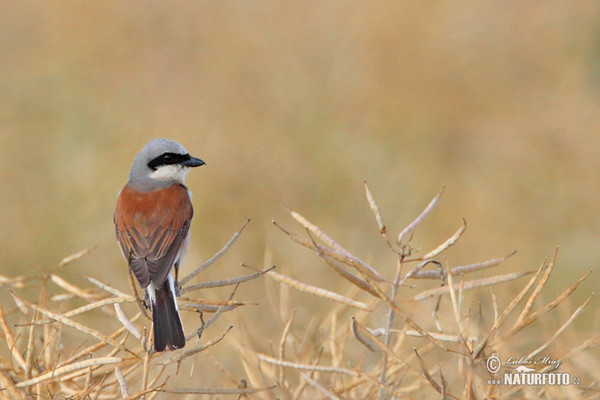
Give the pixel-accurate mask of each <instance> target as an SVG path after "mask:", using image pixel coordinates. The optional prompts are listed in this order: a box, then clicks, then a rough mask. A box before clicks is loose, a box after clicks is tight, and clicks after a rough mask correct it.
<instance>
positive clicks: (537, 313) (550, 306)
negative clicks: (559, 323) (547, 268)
mask: <svg viewBox="0 0 600 400" xmlns="http://www.w3.org/2000/svg"><path fill="white" fill-rule="evenodd" d="M591 273H592V270H589V271H588V272H587V273H586V274H585V275H584V276H582V277H581V278H579V279H578V280H577V281H576V282H575V283H573V284H572V285H571V286H569V287H568V288H567V289H566V290H565V291H564V292H562V293H561V294H560V295H559V296H558V297H557V298H556V299H554V300H553V301H551V302H550V303H548V304H547V305H545V306H544V307H543V308H541V309H539V310H537V311H535V312H533V313H531V314H530V315H529V316H527V317H525V318H524V319H523V321H521V323H520V324H519V325H518V326H514V327H513V328H511V329H510V330H509V331H508V332H507V333H506V334H504V335H503V336H502V338H501V340H506V339H507V338H509V337H511V336H512V335H514V334H515V333H516V332H518V331H520V330H521V329H523V328H524V327H526V326H527V325H529V324H531V323H532V322H534V321H535V320H536V319H538V318H539V317H540V316H542V315H544V314H545V313H547V312H548V311H550V310H552V309H554V308H555V307H556V306H558V305H559V304H560V303H561V302H562V301H563V300H565V299H566V298H567V297H568V296H569V295H570V294H571V293H573V292H574V291H575V289H577V287H578V286H579V285H580V284H581V282H583V281H584V280H585V279H586V278H587V277H588V276H590V274H591Z"/></svg>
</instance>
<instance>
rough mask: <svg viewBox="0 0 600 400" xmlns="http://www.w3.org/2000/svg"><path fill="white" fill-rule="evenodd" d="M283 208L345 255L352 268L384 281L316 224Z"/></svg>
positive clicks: (328, 244) (320, 238) (376, 279)
mask: <svg viewBox="0 0 600 400" xmlns="http://www.w3.org/2000/svg"><path fill="white" fill-rule="evenodd" d="M282 207H283V206H282ZM283 208H284V209H285V210H286V211H288V212H289V213H290V215H291V216H292V218H294V219H295V220H296V221H297V222H298V223H300V224H301V225H302V226H304V228H305V229H308V230H309V231H310V232H312V233H313V235H315V236H316V237H317V238H319V240H321V241H323V243H325V244H326V245H327V246H329V247H330V248H332V249H334V250H335V251H337V252H339V253H340V254H341V255H343V256H344V257H346V258H347V259H348V261H349V263H350V265H352V266H353V267H354V268H356V269H358V270H362V271H363V272H364V273H366V274H367V276H369V277H371V279H374V280H375V281H377V282H382V281H385V279H384V278H383V277H382V276H381V275H380V274H379V272H377V271H376V270H375V269H373V267H371V266H370V265H368V264H367V263H365V262H364V261H362V260H361V259H359V258H358V257H356V256H355V255H353V254H352V253H350V252H349V251H348V250H346V249H345V248H344V247H342V246H341V245H339V244H338V243H337V242H336V241H335V240H333V239H332V238H330V237H329V236H328V235H327V234H326V233H325V232H323V231H322V230H321V228H319V227H318V226H316V225H315V224H313V223H312V222H310V221H309V220H308V219H306V218H305V217H303V216H302V215H300V214H299V213H297V212H295V211H292V210H290V209H288V208H286V207H283Z"/></svg>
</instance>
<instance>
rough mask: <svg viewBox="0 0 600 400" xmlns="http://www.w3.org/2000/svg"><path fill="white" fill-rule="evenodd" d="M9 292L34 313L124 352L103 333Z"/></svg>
mask: <svg viewBox="0 0 600 400" xmlns="http://www.w3.org/2000/svg"><path fill="white" fill-rule="evenodd" d="M9 291H10V294H11V295H13V296H14V297H16V298H18V299H19V300H20V301H21V302H23V304H25V305H26V306H27V307H29V308H31V309H33V310H35V311H39V312H40V313H41V314H44V315H45V316H47V317H49V318H52V319H54V320H56V321H57V322H60V323H62V324H63V325H66V326H70V327H71V328H75V329H77V330H79V331H81V332H84V333H86V334H88V335H90V336H93V337H95V338H96V339H98V340H101V341H103V342H106V343H108V344H110V345H111V346H113V347H115V348H118V349H120V350H126V349H125V348H124V347H123V346H122V345H120V344H119V343H117V342H115V341H114V340H112V339H111V338H109V337H108V336H106V335H104V334H103V333H101V332H99V331H97V330H95V329H92V328H88V327H87V326H84V325H81V324H79V323H77V322H74V321H71V320H70V319H68V318H65V317H63V316H62V315H60V314H56V313H54V312H52V311H50V310H46V309H43V308H41V307H39V306H38V305H36V304H33V303H30V302H29V301H27V300H24V299H23V298H20V297H19V296H17V294H16V293H15V292H14V291H13V290H12V289H9Z"/></svg>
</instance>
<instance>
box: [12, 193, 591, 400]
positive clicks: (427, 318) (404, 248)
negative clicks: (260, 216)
mask: <svg viewBox="0 0 600 400" xmlns="http://www.w3.org/2000/svg"><path fill="white" fill-rule="evenodd" d="M365 190H366V197H367V200H368V203H369V205H370V208H371V210H372V212H373V215H374V217H375V220H376V222H377V226H378V229H379V233H380V235H381V237H382V239H383V241H384V242H385V244H386V246H387V248H388V249H389V251H390V252H391V253H392V254H393V258H394V260H395V264H396V265H395V268H394V269H395V274H394V275H393V276H385V275H384V274H382V273H381V272H379V271H378V270H377V269H376V268H375V267H374V266H373V265H370V264H369V263H368V262H365V261H363V260H362V259H361V258H359V257H357V256H356V255H354V254H353V253H352V252H351V251H349V250H347V249H346V248H344V247H342V246H341V245H340V244H339V243H338V242H336V241H335V240H334V239H333V238H331V237H330V236H329V235H327V234H326V233H325V232H324V231H323V230H322V229H320V228H319V227H318V226H317V225H315V224H314V223H312V222H310V221H309V220H308V219H306V218H305V217H304V216H302V215H301V214H299V213H298V212H296V211H292V210H289V209H287V208H286V211H288V212H289V214H290V216H291V217H292V218H293V219H294V220H295V221H296V222H297V223H299V224H300V226H301V227H302V228H303V231H301V233H300V234H298V233H293V232H292V230H291V229H287V228H284V227H283V226H281V225H280V224H279V223H277V222H275V221H273V224H274V225H275V226H276V227H277V228H278V229H279V230H281V231H282V232H283V234H284V235H286V236H287V237H289V238H290V239H291V240H293V241H294V242H296V243H297V244H299V245H300V246H303V247H305V248H307V249H310V250H311V251H313V252H314V253H315V255H316V256H317V257H318V258H319V259H320V260H321V261H322V262H323V265H325V266H327V267H328V268H331V269H333V270H334V271H335V272H336V273H337V274H338V275H339V276H340V278H341V279H344V280H345V281H347V283H348V287H349V290H348V292H347V293H345V294H340V293H337V292H335V291H333V290H331V289H328V288H325V287H318V286H315V285H311V284H308V283H305V282H303V281H302V280H300V279H297V278H295V277H292V276H287V275H284V274H282V273H281V272H278V271H275V270H274V267H271V268H266V269H263V270H256V271H255V272H252V273H249V274H248V275H245V276H240V277H236V278H231V279H224V280H219V281H211V282H199V283H191V281H192V279H194V278H196V276H197V275H198V274H200V273H201V272H202V271H203V270H205V269H206V268H208V267H209V266H210V265H212V264H213V263H214V262H215V261H216V260H217V259H218V258H219V257H221V256H222V255H223V254H225V253H226V252H227V250H228V249H229V248H230V247H231V246H232V245H233V243H234V242H235V241H236V239H237V238H238V237H239V236H240V234H241V232H242V230H243V229H244V227H245V226H246V225H247V223H246V224H245V225H244V226H243V227H242V229H240V231H238V232H237V233H236V234H235V235H234V236H233V237H232V238H231V240H230V241H229V242H228V243H227V244H226V245H225V246H224V247H223V249H221V250H220V251H219V252H218V253H217V254H215V256H213V257H212V258H211V259H209V260H208V261H207V262H206V263H204V264H203V265H201V266H200V267H198V268H196V269H195V270H194V271H193V272H192V273H190V274H189V275H187V276H186V277H184V278H183V279H181V281H180V283H181V285H182V288H181V294H182V297H181V299H180V304H181V308H182V309H183V310H186V311H188V312H192V313H197V314H198V315H199V316H200V318H199V320H200V324H199V326H198V327H197V328H196V329H192V330H189V328H188V330H189V334H188V336H187V340H188V345H187V346H186V348H185V349H183V350H181V351H176V352H171V353H163V354H156V353H154V352H153V350H152V346H151V340H152V338H151V334H150V333H149V332H151V329H147V325H148V324H147V323H145V322H144V320H146V319H147V318H148V317H147V315H146V312H145V309H144V307H143V306H142V303H141V301H140V298H139V296H138V294H137V291H136V288H135V285H134V283H133V280H132V279H130V286H131V294H126V293H123V292H121V291H119V290H117V289H115V288H114V287H111V286H109V285H107V284H106V283H102V282H100V281H99V280H97V279H95V278H93V277H85V279H86V281H87V282H88V283H89V285H87V286H86V287H81V286H77V285H75V284H74V283H72V282H69V281H68V280H67V279H66V278H65V277H64V274H63V273H62V272H63V270H64V268H68V267H69V265H71V263H72V262H73V261H75V260H76V259H78V258H80V257H83V256H85V255H86V254H87V252H88V251H82V252H79V253H77V254H74V255H72V256H70V257H67V258H65V259H64V260H63V261H62V262H61V263H60V264H59V265H58V266H57V267H56V268H54V269H51V270H46V271H43V272H42V273H40V274H39V275H38V276H34V277H23V276H20V277H13V278H10V277H0V278H1V282H0V284H1V285H2V286H3V287H7V288H8V290H9V291H10V293H11V295H12V300H13V303H12V304H10V305H8V304H2V305H1V306H0V329H1V332H2V336H3V337H2V339H3V340H2V346H4V349H3V352H2V353H1V354H2V358H1V359H0V387H1V389H2V390H1V391H0V397H2V398H9V399H29V398H36V399H45V398H49V399H54V398H69V399H114V398H123V399H137V398H145V399H152V398H155V397H157V396H158V397H159V398H163V397H171V396H172V397H176V398H178V397H182V396H188V397H187V398H195V397H197V396H199V395H205V396H208V397H210V398H222V397H234V398H239V399H242V398H256V399H277V398H285V399H304V398H317V399H404V398H415V399H416V398H442V399H502V398H512V397H513V396H519V397H523V398H565V397H569V398H595V397H597V396H598V394H597V393H598V386H597V380H598V379H599V378H600V375H599V374H598V373H597V372H594V371H588V370H586V369H585V361H583V360H585V354H586V352H587V351H589V349H590V348H592V347H593V346H595V345H596V344H597V343H598V341H600V334H597V333H596V334H594V333H591V334H588V335H587V336H586V337H583V336H582V335H583V334H582V333H581V332H577V334H572V335H570V336H568V339H569V340H567V339H564V340H563V337H564V336H565V335H563V334H564V333H565V331H567V330H568V329H569V328H570V327H571V325H572V324H573V322H574V321H575V320H576V318H577V317H578V316H580V315H581V314H582V313H584V312H585V311H586V306H588V304H589V303H590V301H591V299H592V296H593V294H591V295H590V296H589V297H588V298H587V299H586V300H585V301H584V302H583V303H582V304H580V305H579V306H577V307H576V308H575V310H574V311H572V308H574V307H572V306H571V305H570V304H569V295H570V294H571V293H573V292H574V291H575V290H576V289H577V287H578V286H579V284H580V283H581V282H582V281H583V280H585V279H586V278H587V277H588V276H589V275H590V272H591V271H589V272H587V273H585V274H584V275H583V276H581V277H579V278H578V279H576V280H575V281H574V282H571V283H569V284H567V285H566V288H565V289H564V291H563V292H562V293H561V294H559V295H558V296H557V297H556V298H554V299H552V300H550V301H545V300H544V296H542V292H543V291H544V288H545V286H546V284H547V282H548V280H549V279H550V278H551V274H552V271H553V270H554V269H555V268H556V266H557V252H555V253H554V255H553V257H552V258H551V259H550V260H549V261H547V260H546V261H544V262H543V263H542V264H541V265H540V266H539V268H537V269H535V270H530V271H521V272H516V273H504V274H502V273H495V274H494V273H492V274H490V275H489V276H485V277H476V278H469V277H470V276H473V275H477V274H476V273H477V272H478V273H479V274H481V272H482V271H483V270H490V271H493V270H494V268H495V267H497V266H498V265H500V264H501V263H502V262H503V261H504V260H505V259H506V258H508V257H510V256H511V255H513V254H514V252H513V253H510V254H508V255H507V256H506V257H501V258H494V259H491V260H487V261H482V262H478V263H474V264H469V265H462V266H454V267H451V266H449V265H448V263H447V261H444V258H443V254H444V252H445V251H446V250H447V249H448V248H450V247H451V246H454V245H455V244H456V243H457V242H458V240H459V239H460V238H461V236H462V235H463V233H464V232H465V230H466V226H467V225H466V222H465V221H463V224H462V226H460V227H459V228H458V229H457V231H456V232H455V233H454V234H453V235H452V236H451V237H450V238H448V239H447V240H446V241H444V242H443V243H441V244H440V245H439V246H437V247H436V248H434V249H432V250H430V251H427V252H421V251H417V249H415V248H413V247H411V239H412V237H413V234H414V232H415V230H416V229H417V228H418V226H419V224H421V223H422V222H423V220H425V219H426V218H427V217H428V216H429V214H430V213H431V211H432V210H433V209H434V208H435V206H436V204H437V203H438V201H439V200H440V197H441V195H442V192H443V190H442V191H440V193H438V195H437V196H436V197H435V198H434V199H433V200H432V201H431V202H430V203H429V205H428V206H427V207H426V208H425V209H424V211H423V212H422V213H421V214H420V215H419V216H418V217H417V218H416V219H415V220H414V221H412V222H411V223H410V224H408V225H407V226H406V227H405V228H404V229H402V230H400V232H399V233H398V234H397V235H395V237H393V236H392V235H391V233H390V232H388V228H387V226H386V224H385V223H384V219H383V217H382V213H381V211H380V210H379V207H378V206H377V204H376V202H375V199H374V196H373V195H372V193H371V192H370V190H369V188H368V186H367V185H366V183H365ZM421 253H423V254H421ZM263 276H265V277H267V278H268V279H271V280H273V281H274V282H275V283H276V285H277V287H278V288H279V290H280V291H281V293H286V292H287V291H288V290H289V289H290V288H293V289H296V290H298V291H300V292H303V293H306V294H307V295H308V296H316V297H318V298H321V299H324V300H320V301H322V302H325V303H326V304H329V306H330V307H329V312H328V313H326V315H325V317H323V318H320V319H319V320H313V321H312V323H309V324H299V323H296V321H295V315H296V313H295V312H294V311H287V310H294V309H295V308H300V307H302V305H298V304H296V305H290V304H284V305H283V306H281V307H274V308H275V309H276V310H279V311H276V313H277V314H278V315H275V316H274V318H278V319H279V320H280V321H282V329H281V334H280V339H279V342H278V343H271V347H270V352H268V354H266V353H265V352H261V351H258V350H256V349H255V348H253V347H252V346H251V345H250V344H249V343H251V342H256V341H259V340H260V338H253V340H252V341H249V340H248V341H243V340H242V345H240V346H238V349H237V352H238V353H239V357H240V361H241V364H242V365H243V368H244V370H245V373H246V376H245V377H244V379H243V380H240V382H241V383H240V385H239V387H237V388H236V387H222V388H218V387H216V388H181V387H173V386H171V385H170V384H169V377H170V376H172V375H173V374H178V373H182V371H181V369H180V367H181V365H182V361H184V360H193V362H192V363H191V365H192V368H193V365H194V364H195V363H196V358H200V359H201V358H202V352H203V351H204V350H206V349H208V348H210V347H211V346H214V345H216V344H218V343H220V344H219V345H220V346H233V344H232V343H229V344H228V343H227V342H228V337H227V335H228V333H229V332H230V331H231V329H232V327H231V326H230V327H229V328H228V329H226V330H224V331H221V332H213V331H212V330H211V332H210V335H209V334H204V331H205V330H206V329H207V328H208V327H209V326H210V325H211V324H213V323H214V321H215V320H217V319H218V318H219V317H220V316H221V315H222V314H223V313H225V312H227V311H230V310H233V309H236V308H238V307H240V306H243V305H245V304H247V303H245V302H242V301H236V300H234V295H235V292H236V289H237V287H238V286H239V285H240V284H257V283H250V282H251V281H253V280H255V279H257V278H260V277H263ZM417 280H420V281H421V282H423V281H426V282H428V284H426V285H420V286H419V285H415V282H416V281H417ZM507 282H512V285H514V286H517V287H518V289H516V290H513V291H510V290H506V289H502V290H497V288H498V287H500V286H502V285H503V284H505V283H507ZM49 285H54V286H55V287H57V288H59V289H60V293H59V294H56V295H49V291H48V287H49ZM223 286H231V287H232V288H233V289H232V290H231V294H230V296H229V297H228V298H226V299H223V300H218V301H215V300H211V301H209V300H206V299H201V298H195V297H189V296H190V295H191V293H192V292H193V291H196V290H198V289H205V288H213V287H223ZM28 287H39V289H40V290H39V296H38V297H37V299H36V300H35V301H34V300H31V298H27V297H26V296H25V295H23V294H22V292H24V291H25V290H26V289H27V288H28ZM416 287H420V289H418V290H420V291H419V292H418V293H416V294H412V295H410V296H406V293H411V291H409V290H404V289H406V288H412V289H414V288H416ZM476 289H479V290H476ZM498 293H501V295H502V296H500V295H499V294H498ZM509 293H511V296H510V297H507V294H509ZM276 297H277V296H273V298H274V299H275V298H276ZM287 299H288V296H285V295H281V296H279V298H278V299H277V300H276V301H280V302H286V301H288V300H287ZM81 302H84V303H85V304H84V305H82V306H78V307H76V306H75V304H80V303H81ZM128 303H132V304H135V303H137V304H138V305H139V307H138V308H130V309H129V310H131V309H134V310H135V312H131V311H129V312H126V311H124V308H123V307H122V305H124V304H128ZM65 305H67V307H68V310H67V311H65V309H64V307H65ZM559 306H561V308H562V309H563V310H562V312H561V313H558V312H557V311H555V310H554V309H555V308H557V307H559ZM416 309H418V310H421V311H420V312H414V311H413V312H409V311H408V310H416ZM565 309H566V310H567V311H565ZM423 310H428V311H426V312H423ZM551 313H553V314H551ZM90 314H92V315H93V314H98V315H99V318H113V319H115V320H118V321H119V322H120V324H119V328H118V329H116V330H114V331H106V330H102V329H99V328H97V327H94V326H92V324H87V323H85V322H79V320H78V318H77V317H78V316H80V315H90ZM205 314H206V315H208V316H209V317H204V315H205ZM557 314H558V317H557V316H556V315H557ZM549 318H554V320H555V321H556V319H557V318H560V319H561V321H560V322H559V323H558V328H557V329H552V330H551V328H549V327H551V326H555V325H556V324H555V325H552V324H549V323H548V319H549ZM241 329H242V337H243V336H244V335H246V336H247V335H251V333H250V332H248V331H244V327H243V326H242V328H241ZM68 331H69V332H71V331H72V332H76V335H75V336H74V337H75V338H77V340H80V342H77V343H76V344H75V345H72V344H70V345H69V346H65V343H64V340H65V337H67V336H68V337H71V336H69V335H66V333H67V332H68ZM533 332H535V333H533ZM532 335H537V336H536V338H535V339H536V340H532V337H531V336H532ZM315 343H317V345H315ZM63 348H68V349H69V350H68V351H69V352H68V354H67V353H66V351H65V352H63ZM522 349H526V353H525V355H526V357H527V358H535V357H538V356H541V355H546V354H551V355H552V357H553V358H554V359H557V360H560V361H561V366H560V369H561V371H566V372H569V373H570V374H571V376H574V377H575V376H578V377H579V376H581V377H582V383H581V384H580V385H570V386H555V387H549V386H537V387H536V386H529V387H527V386H515V387H511V386H502V385H493V384H490V380H491V379H494V378H495V376H494V375H493V374H492V373H490V372H489V371H488V369H487V368H486V360H487V359H488V357H489V356H491V355H494V354H496V355H499V356H500V358H501V359H503V360H506V359H507V358H508V357H510V356H516V355H517V354H515V352H516V351H521V350H522ZM234 351H235V350H234ZM521 355H522V354H521ZM201 362H205V361H204V360H202V361H201ZM186 365H189V364H186ZM550 368H551V366H548V367H546V368H545V369H541V370H540V371H542V372H544V371H548V370H549V369H550ZM185 373H188V372H187V371H186V372H185ZM224 381H225V380H224Z"/></svg>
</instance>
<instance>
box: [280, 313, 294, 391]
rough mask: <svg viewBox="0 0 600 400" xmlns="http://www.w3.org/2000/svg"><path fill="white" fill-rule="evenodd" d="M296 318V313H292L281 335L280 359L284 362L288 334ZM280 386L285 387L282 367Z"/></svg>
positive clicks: (281, 368)
mask: <svg viewBox="0 0 600 400" xmlns="http://www.w3.org/2000/svg"><path fill="white" fill-rule="evenodd" d="M295 316H296V311H295V310H294V311H293V312H292V315H290V318H289V319H288V321H287V323H286V324H285V326H284V328H283V333H282V334H281V340H280V341H279V359H280V360H283V359H284V358H285V343H286V342H287V338H288V334H289V333H290V328H291V326H292V323H293V322H294V317H295ZM279 385H281V386H285V369H284V368H283V367H282V366H280V367H279Z"/></svg>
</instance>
